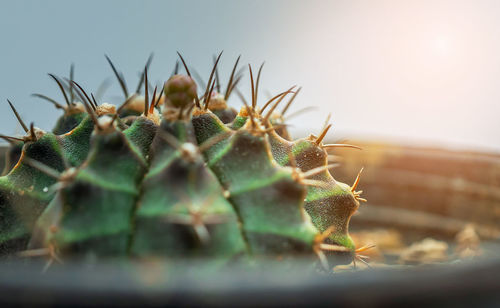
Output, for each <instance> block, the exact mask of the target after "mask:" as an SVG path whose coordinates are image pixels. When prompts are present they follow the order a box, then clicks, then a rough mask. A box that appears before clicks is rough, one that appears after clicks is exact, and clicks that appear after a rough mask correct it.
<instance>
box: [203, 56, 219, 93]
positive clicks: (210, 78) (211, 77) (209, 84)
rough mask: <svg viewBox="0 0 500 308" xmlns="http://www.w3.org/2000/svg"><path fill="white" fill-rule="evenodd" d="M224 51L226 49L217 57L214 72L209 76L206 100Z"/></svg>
mask: <svg viewBox="0 0 500 308" xmlns="http://www.w3.org/2000/svg"><path fill="white" fill-rule="evenodd" d="M223 52H224V51H221V52H220V53H219V56H218V57H217V60H215V63H214V66H213V68H212V72H210V77H209V78H208V83H207V86H206V89H205V94H204V95H203V98H204V99H205V101H206V100H207V99H208V95H210V93H209V89H210V87H211V85H212V79H213V78H214V74H215V70H216V69H217V64H219V60H220V57H221V56H222V53H223Z"/></svg>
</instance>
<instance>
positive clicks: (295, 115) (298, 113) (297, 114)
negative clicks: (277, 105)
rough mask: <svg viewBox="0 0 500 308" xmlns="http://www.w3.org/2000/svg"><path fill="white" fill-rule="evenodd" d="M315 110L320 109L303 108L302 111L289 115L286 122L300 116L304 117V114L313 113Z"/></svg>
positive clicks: (313, 107) (314, 107) (315, 107)
mask: <svg viewBox="0 0 500 308" xmlns="http://www.w3.org/2000/svg"><path fill="white" fill-rule="evenodd" d="M315 109H318V107H317V106H308V107H304V108H302V109H299V110H297V111H295V112H293V113H292V114H289V115H288V116H286V117H285V118H284V120H285V121H288V120H290V119H293V118H295V117H297V116H299V115H302V114H304V113H306V112H310V111H313V110H315Z"/></svg>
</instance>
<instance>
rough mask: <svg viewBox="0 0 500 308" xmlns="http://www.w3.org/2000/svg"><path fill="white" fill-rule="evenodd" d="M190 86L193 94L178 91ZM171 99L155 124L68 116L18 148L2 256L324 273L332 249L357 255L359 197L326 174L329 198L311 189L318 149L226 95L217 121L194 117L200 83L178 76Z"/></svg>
mask: <svg viewBox="0 0 500 308" xmlns="http://www.w3.org/2000/svg"><path fill="white" fill-rule="evenodd" d="M179 80H181V81H182V87H179V86H178V85H177V84H170V85H169V82H172V83H173V82H177V83H179ZM191 83H193V84H191ZM176 85H177V86H176ZM165 89H166V90H165V96H166V100H165V101H166V102H167V103H165V104H163V105H161V106H153V107H151V108H150V110H149V113H148V105H147V104H148V102H147V101H145V103H146V106H145V108H144V110H145V113H142V114H139V112H134V113H130V112H129V111H128V109H127V108H126V106H125V108H120V109H118V111H117V114H116V115H114V114H113V113H111V114H107V115H101V116H98V115H97V113H95V112H94V111H92V107H89V106H91V105H92V103H90V102H84V103H85V104H86V105H87V109H86V110H87V112H81V113H73V114H71V115H68V114H65V115H63V116H61V117H60V119H59V120H58V121H57V123H56V125H55V127H54V129H53V133H44V134H42V135H41V136H40V137H38V138H35V140H31V139H29V140H28V139H26V141H25V142H18V143H15V144H13V145H12V148H11V154H9V155H8V159H9V160H8V161H7V163H8V164H7V166H6V167H5V168H6V171H7V172H6V175H4V176H2V177H0V255H3V256H7V255H9V256H12V255H14V254H16V253H19V252H23V251H24V252H26V253H29V252H30V251H43V250H44V249H47V251H49V253H47V255H48V256H49V257H50V258H54V256H55V255H57V256H58V257H59V258H63V259H64V258H84V259H88V260H93V259H96V258H97V259H98V260H99V259H100V258H109V257H113V258H133V259H145V258H161V259H167V260H171V259H178V258H209V259H210V260H216V262H217V264H219V265H224V264H227V263H228V262H231V261H235V260H241V259H246V260H248V259H251V260H259V258H261V257H264V258H265V257H273V258H276V257H279V258H281V257H285V258H284V259H288V258H294V257H298V256H300V257H305V258H311V259H314V260H313V261H312V263H316V262H317V260H318V259H317V258H316V254H319V253H320V252H321V249H320V248H319V247H320V245H321V244H334V245H340V246H343V247H345V248H346V249H348V250H349V252H350V253H351V254H352V253H353V252H354V249H355V245H354V243H353V241H352V239H351V238H350V236H349V233H348V226H349V220H350V217H351V216H352V214H353V212H354V211H356V209H357V207H358V205H359V203H358V202H357V200H356V199H355V197H354V195H353V193H352V191H351V188H350V187H349V186H348V185H345V184H343V183H340V182H337V181H335V179H334V178H333V177H332V175H331V174H330V172H329V171H328V170H326V169H325V170H322V171H321V172H318V173H316V174H314V175H312V176H311V177H310V178H309V179H310V180H314V181H316V182H320V183H322V185H319V186H310V185H307V184H305V183H306V182H305V181H304V179H302V178H301V177H300V174H301V172H307V171H310V170H313V169H315V168H318V167H322V166H326V165H327V164H328V161H327V153H326V151H325V150H324V149H322V148H321V147H320V146H318V144H316V143H315V142H314V140H312V139H308V138H304V139H299V140H296V141H293V140H288V139H290V138H289V134H288V132H287V131H286V128H285V127H279V130H278V129H277V131H275V130H273V129H269V128H270V127H272V126H271V125H272V124H271V123H272V121H268V120H267V118H264V119H263V117H261V116H260V114H259V113H258V112H257V111H255V110H256V109H255V110H254V109H252V110H250V109H249V107H248V106H247V107H245V108H246V110H245V112H240V114H237V113H236V111H235V110H234V109H233V108H231V107H227V106H226V105H225V101H220V100H221V99H222V98H221V97H223V96H222V95H219V96H217V95H218V94H217V93H214V94H213V96H214V97H218V99H219V101H218V104H219V105H217V108H216V109H214V110H213V112H212V111H211V110H210V104H209V103H208V102H207V103H206V106H203V105H201V104H202V103H203V101H202V103H201V104H200V105H197V106H193V104H195V101H197V100H198V98H197V97H196V95H195V94H196V85H195V84H194V81H193V80H192V79H191V78H190V77H186V76H177V77H175V76H174V77H173V78H171V79H170V80H169V81H167V83H166V86H165ZM172 89H174V90H175V91H174V90H172ZM183 91H184V92H186V93H184V92H183ZM207 92H208V91H207ZM162 94H163V93H162ZM174 94H175V95H174ZM209 95H212V94H211V93H210V94H209ZM82 99H84V97H83V96H82ZM155 99H156V97H154V98H153V101H152V103H151V104H153V102H154V100H155ZM197 104H198V103H197ZM221 106H222V107H223V108H221ZM214 108H215V107H214ZM153 111H154V112H153ZM249 113H251V114H252V116H255V119H253V118H252V121H250V120H249V116H248V114H249ZM241 114H246V116H242V115H241ZM131 115H133V116H131ZM125 117H126V119H125ZM276 118H277V119H280V121H282V117H279V116H278V117H276ZM271 119H273V118H271ZM28 135H29V134H28ZM282 136H283V137H285V138H283V137H282ZM26 138H27V137H26ZM26 158H29V159H28V160H27V159H26ZM292 158H293V162H292V161H291V159H292ZM13 161H16V162H17V163H13ZM31 161H36V162H38V164H36V165H33V163H30V162H31ZM294 164H295V165H296V166H295V165H294ZM37 165H38V166H37ZM41 166H45V167H44V168H42V167H41ZM291 167H294V168H295V167H296V168H295V169H294V168H291ZM44 169H50V170H52V172H49V173H50V174H49V173H48V171H47V170H44ZM296 169H300V170H299V171H297V170H296ZM54 173H55V174H58V176H55V175H54ZM331 226H335V228H334V230H333V232H332V233H331V234H327V235H326V236H325V237H323V236H322V235H321V233H322V232H325V231H326V230H328V229H329V228H330V227H331ZM334 254H335V253H330V252H329V253H328V255H329V256H331V255H334ZM343 262H344V261H343ZM345 262H347V263H348V262H350V259H349V260H346V261H345Z"/></svg>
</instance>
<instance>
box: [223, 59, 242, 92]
mask: <svg viewBox="0 0 500 308" xmlns="http://www.w3.org/2000/svg"><path fill="white" fill-rule="evenodd" d="M240 58H241V55H239V56H238V58H237V59H236V62H235V63H234V66H233V70H232V71H231V76H229V81H228V82H227V87H226V94H225V95H224V100H226V101H227V99H228V98H229V95H230V94H231V90H232V88H233V80H234V76H235V75H234V73H235V72H236V68H237V67H238V62H240Z"/></svg>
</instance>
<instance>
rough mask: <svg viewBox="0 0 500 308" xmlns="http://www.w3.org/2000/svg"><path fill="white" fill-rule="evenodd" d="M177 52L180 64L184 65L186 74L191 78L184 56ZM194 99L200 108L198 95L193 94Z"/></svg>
mask: <svg viewBox="0 0 500 308" xmlns="http://www.w3.org/2000/svg"><path fill="white" fill-rule="evenodd" d="M177 54H178V55H179V58H181V61H182V65H184V69H185V70H186V73H187V74H188V76H189V77H191V78H193V77H192V76H191V73H190V72H189V69H188V66H187V65H186V61H184V58H183V57H182V55H181V54H180V52H178V51H177ZM194 100H195V104H196V107H198V108H201V105H200V99H199V98H198V95H196V96H195V98H194Z"/></svg>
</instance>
